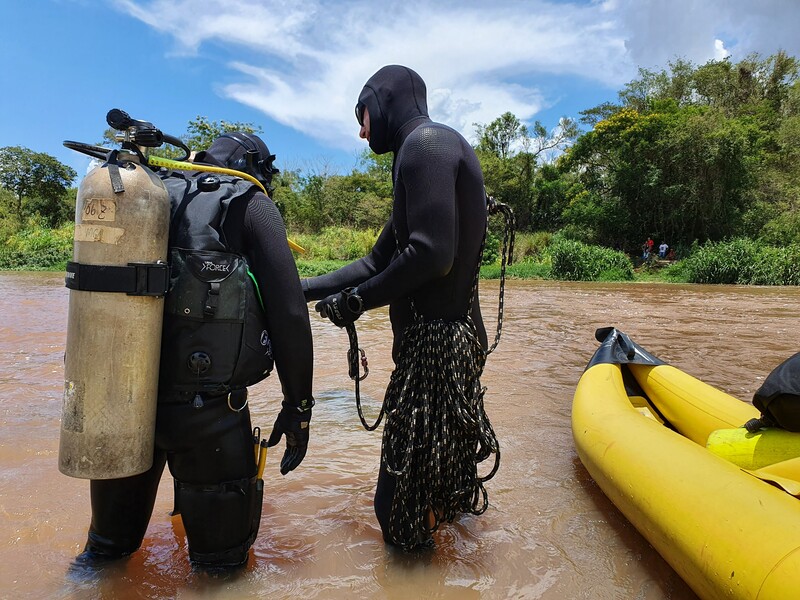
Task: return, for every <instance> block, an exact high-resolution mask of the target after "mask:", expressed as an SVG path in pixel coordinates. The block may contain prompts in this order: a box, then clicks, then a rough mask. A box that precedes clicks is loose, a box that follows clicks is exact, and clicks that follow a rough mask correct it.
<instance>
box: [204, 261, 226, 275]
mask: <svg viewBox="0 0 800 600" xmlns="http://www.w3.org/2000/svg"><path fill="white" fill-rule="evenodd" d="M200 270H201V271H214V272H215V273H220V272H221V273H228V272H229V271H230V270H231V265H230V263H215V262H211V261H210V260H207V261H204V262H203V268H202V269H200Z"/></svg>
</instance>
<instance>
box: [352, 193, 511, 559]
mask: <svg viewBox="0 0 800 600" xmlns="http://www.w3.org/2000/svg"><path fill="white" fill-rule="evenodd" d="M487 206H488V209H489V214H493V213H495V212H502V213H503V215H504V217H505V220H506V227H505V232H504V239H503V251H502V263H501V278H500V301H499V306H498V318H497V333H496V335H495V339H494V343H493V344H492V346H491V347H490V348H489V350H488V351H484V349H483V347H482V346H481V343H480V340H479V339H478V334H477V329H476V328H475V324H474V323H473V321H472V319H471V318H470V316H469V315H466V316H464V317H462V318H461V319H459V320H456V321H449V322H445V321H442V320H435V321H424V320H423V319H422V318H421V317H420V316H419V315H418V314H417V313H416V309H415V308H414V306H413V302H412V311H413V312H414V315H415V321H414V323H413V324H412V325H410V326H409V327H407V328H406V329H405V331H404V333H403V341H402V343H401V347H400V352H399V363H398V365H397V367H396V368H395V370H394V371H393V372H392V376H391V379H390V381H389V385H388V387H387V389H386V395H385V397H384V402H383V405H382V406H381V410H380V413H379V415H378V418H377V420H376V421H375V423H374V424H372V425H369V424H368V423H367V422H366V420H365V418H364V414H363V412H362V408H361V398H360V393H359V392H360V390H359V382H360V379H363V377H360V376H359V370H358V358H357V357H358V356H359V354H360V355H361V356H362V364H364V365H365V364H366V359H365V357H364V356H363V352H361V351H360V349H359V348H358V337H357V334H356V331H355V326H354V325H348V326H347V327H346V329H347V333H348V336H349V338H350V351H349V353H348V364H349V370H350V377H351V378H352V379H353V380H354V381H355V386H356V389H355V392H356V407H357V409H358V416H359V418H360V419H361V423H362V424H363V426H364V428H365V429H367V430H369V431H372V430H374V429H375V428H377V427H378V425H379V424H380V421H381V419H382V418H383V416H384V415H386V425H385V427H384V431H383V443H382V447H381V461H382V464H383V465H384V466H385V467H386V470H387V471H388V472H389V473H390V474H391V475H392V476H394V477H395V478H396V488H395V494H394V497H393V500H392V508H391V512H390V518H389V521H390V523H389V528H390V531H389V534H390V536H391V538H392V540H393V541H394V542H395V543H397V544H399V545H400V546H402V547H403V548H404V549H406V550H411V549H414V548H417V547H421V546H426V545H428V544H429V543H430V539H431V538H430V534H431V532H432V531H435V530H436V529H437V528H438V527H439V525H440V524H441V523H442V522H444V521H447V522H452V521H453V519H455V517H456V516H457V515H458V514H459V513H466V512H469V513H472V514H476V515H479V514H481V513H483V512H484V511H485V510H486V509H487V507H488V505H489V500H488V495H487V492H486V488H485V487H484V482H486V481H488V480H489V479H491V478H492V477H493V476H494V474H495V473H496V472H497V469H498V468H499V466H500V445H499V443H498V441H497V437H496V436H495V433H494V430H493V429H492V425H491V423H490V422H489V418H488V416H487V415H486V411H485V410H484V406H483V397H484V394H485V392H486V388H483V387H481V384H480V376H481V374H482V373H483V367H484V364H485V362H486V357H487V355H488V354H489V353H490V352H492V351H493V350H494V349H495V348H496V347H497V344H498V343H499V341H500V334H501V330H502V325H503V296H504V292H505V270H506V265H507V264H510V262H511V260H510V258H511V256H512V255H513V246H514V215H513V212H512V211H511V209H510V208H509V207H507V206H506V205H504V204H500V203H497V202H495V201H494V200H493V199H491V198H488V197H487ZM487 227H488V219H487ZM485 241H486V236H485V234H484V239H483V241H482V243H481V250H480V256H483V245H484V244H485ZM480 262H481V261H478V265H477V267H476V271H475V278H474V282H473V286H472V292H471V295H470V301H469V303H468V305H467V306H472V301H473V299H474V298H475V295H476V293H477V287H478V278H479V270H480ZM365 376H366V374H365V375H364V377H365ZM492 454H494V457H495V458H494V465H493V467H492V469H491V470H490V472H489V473H488V474H487V475H485V476H479V475H478V464H479V463H481V462H483V461H485V460H486V459H488V458H489V457H490V456H491V455H492ZM431 512H432V513H433V517H434V518H433V523H432V527H431V526H430V523H429V515H430V514H431Z"/></svg>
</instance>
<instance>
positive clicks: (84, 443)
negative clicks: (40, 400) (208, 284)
mask: <svg viewBox="0 0 800 600" xmlns="http://www.w3.org/2000/svg"><path fill="white" fill-rule="evenodd" d="M107 122H108V124H109V125H110V126H111V127H112V128H114V129H116V130H118V131H121V132H122V135H121V136H119V135H118V138H119V139H122V140H123V143H122V148H121V149H120V150H109V149H106V148H101V147H97V146H89V145H86V144H81V143H79V142H64V145H65V146H67V147H68V148H72V149H74V150H78V151H80V152H83V153H85V154H88V155H90V156H93V157H95V158H98V159H101V160H104V162H103V164H101V165H99V166H97V167H95V168H94V169H93V170H92V171H90V172H89V173H88V174H87V175H86V177H85V178H84V179H83V182H82V183H81V185H80V188H79V190H78V196H77V200H76V206H75V237H74V251H73V260H72V261H71V262H69V263H68V265H67V273H66V286H67V287H68V288H70V292H69V313H68V319H67V343H66V352H65V359H64V396H63V406H62V418H61V435H60V445H59V470H60V471H61V472H62V473H64V474H65V475H69V476H71V477H79V478H84V479H112V478H120V477H128V476H131V475H136V474H139V473H143V472H144V471H147V470H148V469H149V468H150V467H151V466H152V463H153V448H154V437H155V415H156V402H157V393H158V372H159V359H160V348H161V326H162V318H163V310H164V295H165V293H166V291H167V286H168V282H169V270H168V266H167V264H166V260H167V241H168V239H167V238H168V233H169V217H170V202H169V195H168V194H167V190H166V189H165V187H164V185H163V183H162V182H161V180H160V179H159V178H158V177H157V176H156V175H155V174H154V173H153V172H152V171H151V170H150V169H149V168H148V167H147V166H146V165H147V160H146V159H145V157H144V156H143V155H142V153H141V150H140V146H149V147H156V146H160V145H161V144H162V143H164V141H167V142H168V143H170V144H174V145H180V146H182V147H183V148H184V150H185V151H186V152H187V156H188V148H186V146H185V145H184V144H183V143H182V142H180V140H177V138H172V137H171V136H164V134H162V133H161V132H160V131H159V130H157V129H156V128H155V127H154V126H153V125H152V124H151V123H147V122H145V121H135V120H133V119H131V118H130V117H129V116H128V115H127V114H126V113H124V112H122V111H120V110H116V109H115V110H112V111H110V112H109V113H108V116H107Z"/></svg>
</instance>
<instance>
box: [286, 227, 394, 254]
mask: <svg viewBox="0 0 800 600" xmlns="http://www.w3.org/2000/svg"><path fill="white" fill-rule="evenodd" d="M378 233H379V232H377V231H375V230H374V229H364V230H358V229H350V228H347V227H327V228H325V229H323V230H322V231H321V232H320V233H318V234H308V233H303V234H297V235H292V240H293V241H295V242H297V243H298V244H300V245H301V246H302V247H303V248H305V250H306V252H305V253H304V254H302V255H300V257H299V259H300V260H302V261H311V260H323V261H330V260H333V261H343V260H345V261H351V260H355V259H357V258H361V257H362V256H366V255H367V254H369V252H370V251H371V250H372V247H373V246H374V245H375V241H376V240H377V239H378Z"/></svg>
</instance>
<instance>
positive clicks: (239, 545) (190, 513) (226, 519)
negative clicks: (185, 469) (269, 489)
mask: <svg viewBox="0 0 800 600" xmlns="http://www.w3.org/2000/svg"><path fill="white" fill-rule="evenodd" d="M176 492H177V494H178V503H179V505H180V508H181V517H182V519H183V525H184V528H185V529H186V539H187V541H188V542H189V558H190V560H191V561H192V562H194V563H198V564H201V565H209V566H212V565H213V566H236V565H240V564H243V563H244V562H246V561H247V553H248V550H249V549H250V546H252V545H253V542H254V541H255V539H256V535H257V534H258V526H259V524H260V522H261V504H262V500H263V497H264V482H263V481H262V480H260V479H256V478H255V477H253V478H249V479H239V480H236V481H227V482H223V483H219V484H188V483H183V482H180V481H179V482H178V483H177V485H176Z"/></svg>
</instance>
